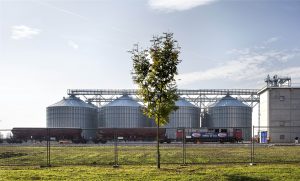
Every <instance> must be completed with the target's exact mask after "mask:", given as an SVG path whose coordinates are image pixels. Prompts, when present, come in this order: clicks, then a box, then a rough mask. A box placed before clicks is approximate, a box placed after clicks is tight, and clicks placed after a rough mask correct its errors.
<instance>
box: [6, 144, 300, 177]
mask: <svg viewBox="0 0 300 181" xmlns="http://www.w3.org/2000/svg"><path fill="white" fill-rule="evenodd" d="M182 153H183V152H182V147H180V146H179V145H177V146H174V145H163V146H162V147H161V160H162V163H163V164H162V165H161V167H162V169H160V170H158V169H156V167H155V163H156V148H155V146H149V145H140V146H120V147H118V162H119V165H120V167H119V168H113V167H112V165H113V164H114V159H115V157H114V147H113V146H109V145H106V146H87V145H86V146H74V145H64V146H53V147H51V164H52V167H42V168H41V167H40V166H41V165H46V147H42V146H11V145H7V146H0V165H2V166H0V180H300V147H299V146H271V147H268V146H260V147H256V148H255V160H256V162H259V161H260V162H265V163H261V164H258V165H255V166H250V165H249V163H250V153H251V149H250V147H249V146H247V145H241V146H236V145H232V146H231V145H215V146H210V145H187V148H186V163H187V166H181V165H180V164H181V163H182V161H183V159H182V158H183V157H182ZM287 162H294V163H289V164H284V163H287ZM168 163H171V164H168ZM219 163H222V164H219ZM270 163H272V164H270ZM4 165H5V166H4ZM14 165H22V166H14Z"/></svg>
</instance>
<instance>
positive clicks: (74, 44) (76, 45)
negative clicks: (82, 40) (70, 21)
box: [68, 40, 79, 50]
mask: <svg viewBox="0 0 300 181" xmlns="http://www.w3.org/2000/svg"><path fill="white" fill-rule="evenodd" d="M68 45H69V46H70V47H72V48H73V49H75V50H77V49H78V48H79V45H78V44H77V43H75V42H74V41H71V40H70V41H68Z"/></svg>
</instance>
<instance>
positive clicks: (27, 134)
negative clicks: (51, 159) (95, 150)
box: [11, 128, 85, 142]
mask: <svg viewBox="0 0 300 181" xmlns="http://www.w3.org/2000/svg"><path fill="white" fill-rule="evenodd" d="M11 132H12V134H13V135H12V138H11V141H17V142H20V141H21V142H22V141H25V142H26V141H28V140H38V141H43V140H46V139H47V137H48V136H49V137H50V138H51V140H56V141H59V140H63V139H66V140H72V141H73V142H76V141H77V142H78V141H79V142H85V141H83V138H82V136H81V135H82V129H80V128H13V129H12V131H11Z"/></svg>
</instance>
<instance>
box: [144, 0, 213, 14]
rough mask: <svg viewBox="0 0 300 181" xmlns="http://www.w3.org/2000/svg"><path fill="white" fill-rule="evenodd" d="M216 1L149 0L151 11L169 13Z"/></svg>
mask: <svg viewBox="0 0 300 181" xmlns="http://www.w3.org/2000/svg"><path fill="white" fill-rule="evenodd" d="M215 1H217V0H149V1H148V4H149V5H150V7H151V8H152V9H156V10H163V11H167V12H171V11H184V10H188V9H192V8H194V7H197V6H203V5H207V4H210V3H213V2H215Z"/></svg>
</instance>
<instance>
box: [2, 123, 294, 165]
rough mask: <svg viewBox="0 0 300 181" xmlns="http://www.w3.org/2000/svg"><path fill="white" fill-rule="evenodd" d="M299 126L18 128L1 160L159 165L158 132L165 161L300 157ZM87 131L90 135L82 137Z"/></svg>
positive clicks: (8, 133) (5, 140)
mask: <svg viewBox="0 0 300 181" xmlns="http://www.w3.org/2000/svg"><path fill="white" fill-rule="evenodd" d="M299 130H300V129H299V127H286V126H285V127H280V126H278V127H255V126H254V127H250V128H249V127H247V128H245V127H243V128H242V127H240V128H237V127H235V128H160V129H159V130H158V129H157V128H98V129H85V130H83V129H77V128H14V129H12V130H0V165H1V166H3V165H41V166H49V165H55V166H60V165H141V164H143V165H145V164H155V163H156V162H157V141H156V140H157V134H158V135H159V143H160V144H159V146H160V149H159V150H160V161H161V163H162V164H207V163H260V162H263V163H273V162H284V163H288V162H300V145H299V144H297V143H296V142H297V139H298V136H300V135H299V133H300V132H299ZM83 132H85V133H86V132H89V133H91V134H89V135H92V136H91V137H89V138H86V137H83V136H82V135H85V134H83ZM251 133H252V134H251ZM252 135H253V136H252ZM282 135H284V136H282ZM287 138H288V139H287Z"/></svg>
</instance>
